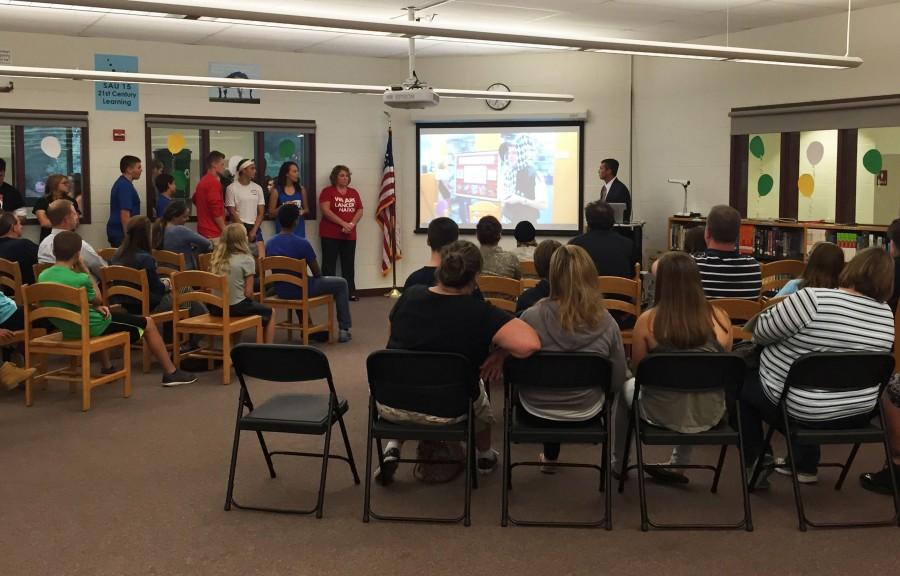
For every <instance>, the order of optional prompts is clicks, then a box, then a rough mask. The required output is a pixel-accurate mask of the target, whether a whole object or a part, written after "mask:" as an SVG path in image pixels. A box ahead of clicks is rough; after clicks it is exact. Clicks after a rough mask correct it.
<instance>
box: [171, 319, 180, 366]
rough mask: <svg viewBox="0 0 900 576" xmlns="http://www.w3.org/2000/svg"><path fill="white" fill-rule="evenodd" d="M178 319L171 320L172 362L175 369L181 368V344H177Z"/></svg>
mask: <svg viewBox="0 0 900 576" xmlns="http://www.w3.org/2000/svg"><path fill="white" fill-rule="evenodd" d="M179 336H180V334H178V320H177V319H176V320H175V321H174V322H172V364H174V365H175V369H176V370H180V369H181V354H180V352H181V346H179V342H178V340H179Z"/></svg>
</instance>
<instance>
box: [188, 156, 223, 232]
mask: <svg viewBox="0 0 900 576" xmlns="http://www.w3.org/2000/svg"><path fill="white" fill-rule="evenodd" d="M224 172H225V155H224V154H222V153H221V152H219V151H218V150H213V151H212V152H210V153H209V155H208V156H207V157H206V174H205V175H204V176H203V178H201V179H200V182H198V183H197V189H196V191H195V192H194V198H193V201H194V208H195V210H196V212H197V232H199V233H200V235H201V236H204V237H206V238H218V237H219V236H221V234H222V230H224V229H225V197H224V195H223V194H222V183H221V181H219V177H220V176H221V175H222V174H223V173H224Z"/></svg>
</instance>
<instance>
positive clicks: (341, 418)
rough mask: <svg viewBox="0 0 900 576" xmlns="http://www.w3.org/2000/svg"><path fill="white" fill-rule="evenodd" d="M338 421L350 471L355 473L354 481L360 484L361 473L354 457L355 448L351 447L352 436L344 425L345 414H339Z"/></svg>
mask: <svg viewBox="0 0 900 576" xmlns="http://www.w3.org/2000/svg"><path fill="white" fill-rule="evenodd" d="M337 421H338V424H339V425H340V427H341V436H343V438H344V449H345V450H347V460H349V461H350V472H352V473H353V482H354V483H355V484H359V473H358V472H357V471H356V460H355V459H354V458H353V450H352V449H351V448H350V438H349V437H348V436H347V427H346V426H345V425H344V416H343V415H341V416H338V418H337Z"/></svg>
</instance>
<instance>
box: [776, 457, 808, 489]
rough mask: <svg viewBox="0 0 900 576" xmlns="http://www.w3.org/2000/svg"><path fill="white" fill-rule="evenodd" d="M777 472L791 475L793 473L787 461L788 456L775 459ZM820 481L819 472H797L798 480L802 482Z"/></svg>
mask: <svg viewBox="0 0 900 576" xmlns="http://www.w3.org/2000/svg"><path fill="white" fill-rule="evenodd" d="M775 472H777V473H778V474H781V475H782V476H790V475H791V465H790V463H789V462H788V461H787V458H776V459H775ZM818 481H819V475H818V474H810V473H808V472H797V482H799V483H801V484H815V483H816V482H818Z"/></svg>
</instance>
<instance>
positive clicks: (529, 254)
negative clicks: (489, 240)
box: [512, 220, 537, 260]
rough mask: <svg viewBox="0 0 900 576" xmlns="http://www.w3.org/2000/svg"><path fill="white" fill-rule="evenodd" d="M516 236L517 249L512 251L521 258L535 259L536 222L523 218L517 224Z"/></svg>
mask: <svg viewBox="0 0 900 576" xmlns="http://www.w3.org/2000/svg"><path fill="white" fill-rule="evenodd" d="M513 236H515V238H516V249H515V250H513V251H512V253H513V254H515V255H516V258H518V259H519V260H534V249H535V248H537V240H535V230H534V224H532V223H531V222H529V221H527V220H523V221H522V222H519V223H518V224H516V230H515V232H514V233H513Z"/></svg>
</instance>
